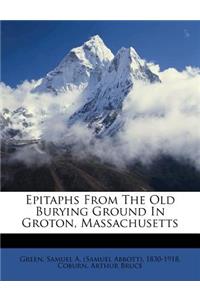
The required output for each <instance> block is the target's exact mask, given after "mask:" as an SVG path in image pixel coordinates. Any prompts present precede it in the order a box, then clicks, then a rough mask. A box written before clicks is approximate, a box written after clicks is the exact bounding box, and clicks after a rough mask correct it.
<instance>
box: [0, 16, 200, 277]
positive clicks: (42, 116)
mask: <svg viewBox="0 0 200 300" xmlns="http://www.w3.org/2000/svg"><path fill="white" fill-rule="evenodd" d="M199 36H200V22H199V21H187V22H186V21H2V22H1V66H2V68H1V83H0V97H1V113H0V126H1V202H0V205H1V211H0V214H1V216H0V217H1V218H0V220H1V221H0V228H1V280H3V281H25V280H29V281H30V280H32V281H36V280H37V281H40V280H44V281H47V280H52V281H56V280H59V281H72V280H80V281H83V280H90V281H92V280H95V281H96V280H98V281H100V280H103V281H107V280H111V281H123V280H125V281H141V280H142V281H147V280H148V281H150V280H155V281H159V280H162V281H163V280H166V281H181V280H187V281H190V280H191V281H198V280H200V219H199V208H200V204H199V203H200V202H199V191H200V160H199V158H200V130H199V119H200V66H199V51H200V39H199Z"/></svg>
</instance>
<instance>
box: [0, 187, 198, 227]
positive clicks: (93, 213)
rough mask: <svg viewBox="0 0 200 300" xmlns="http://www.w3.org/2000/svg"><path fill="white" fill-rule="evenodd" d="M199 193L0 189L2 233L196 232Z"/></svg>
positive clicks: (0, 225) (0, 223)
mask: <svg viewBox="0 0 200 300" xmlns="http://www.w3.org/2000/svg"><path fill="white" fill-rule="evenodd" d="M199 211H200V193H199V192H169V193H168V192H49V193H48V192H2V193H1V200H0V232H1V233H200V218H199Z"/></svg>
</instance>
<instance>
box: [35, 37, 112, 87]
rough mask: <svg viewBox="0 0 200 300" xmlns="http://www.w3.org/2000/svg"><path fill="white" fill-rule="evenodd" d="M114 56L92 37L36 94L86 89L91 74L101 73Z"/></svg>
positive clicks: (54, 72)
mask: <svg viewBox="0 0 200 300" xmlns="http://www.w3.org/2000/svg"><path fill="white" fill-rule="evenodd" d="M112 58H113V54H112V52H111V51H110V50H109V49H108V48H107V47H106V45H105V44H104V42H103V41H102V39H101V38H100V37H99V36H98V35H95V36H92V37H91V38H90V39H89V40H88V41H87V42H85V43H84V44H83V45H82V46H80V47H77V48H73V49H72V50H71V51H70V52H69V53H68V54H67V55H66V56H65V57H64V58H63V59H62V61H61V62H60V63H59V65H58V66H57V67H56V68H55V69H54V70H53V71H51V72H49V73H48V74H47V75H46V77H45V78H44V79H43V81H42V83H41V85H39V86H38V87H37V88H36V89H35V90H34V92H40V93H44V92H53V93H59V92H65V91H67V90H71V89H73V88H85V87H86V86H87V85H88V83H89V80H90V77H91V73H92V72H94V71H95V69H96V72H97V73H98V72H99V73H101V71H103V70H104V68H106V67H107V65H108V63H109V62H110V61H111V60H112Z"/></svg>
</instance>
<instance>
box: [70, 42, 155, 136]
mask: <svg viewBox="0 0 200 300" xmlns="http://www.w3.org/2000/svg"><path fill="white" fill-rule="evenodd" d="M138 80H142V81H143V82H150V83H154V82H160V79H159V77H158V76H157V75H155V74H154V73H152V72H151V70H150V69H149V68H148V66H147V64H146V62H145V61H144V60H142V59H141V58H140V57H139V55H138V54H137V52H136V51H135V50H134V49H133V48H132V47H131V48H128V49H126V48H121V49H120V50H119V51H118V53H117V54H116V56H115V57H114V58H113V60H112V61H111V62H110V64H109V67H108V68H107V69H106V71H105V72H104V74H103V76H102V79H101V81H100V82H99V83H98V84H97V86H96V89H95V90H94V91H93V93H92V94H91V95H90V97H88V101H87V103H86V104H84V105H83V107H82V108H81V109H80V110H79V111H78V112H75V114H74V115H73V116H72V117H71V121H70V122H71V124H73V123H75V122H77V121H84V122H87V123H88V124H89V126H90V127H92V128H94V131H95V133H96V134H98V135H101V134H102V133H105V132H106V131H107V132H109V130H108V129H109V127H110V126H111V125H112V124H113V123H114V122H115V121H116V118H117V117H118V115H119V114H120V112H121V110H122V107H123V102H124V99H125V98H126V96H127V95H128V94H129V92H130V91H131V90H132V89H133V88H134V84H135V82H136V81H138ZM116 128H117V129H118V126H117V127H115V130H116ZM112 131H114V129H113V130H112Z"/></svg>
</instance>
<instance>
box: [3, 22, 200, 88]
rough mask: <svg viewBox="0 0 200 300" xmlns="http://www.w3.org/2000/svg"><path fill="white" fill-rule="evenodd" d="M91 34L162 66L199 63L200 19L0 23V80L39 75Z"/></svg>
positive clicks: (16, 81) (12, 81) (12, 82)
mask: <svg viewBox="0 0 200 300" xmlns="http://www.w3.org/2000/svg"><path fill="white" fill-rule="evenodd" d="M95 34H99V35H100V36H101V37H102V39H103V40H104V42H105V44H106V45H107V46H108V47H109V48H110V49H111V50H112V51H113V53H116V52H117V50H119V49H120V48H121V47H122V46H123V47H129V46H133V47H134V48H135V49H136V51H137V52H138V53H139V54H140V56H141V57H143V58H145V59H146V60H148V61H154V62H155V63H158V64H159V65H160V67H161V69H166V68H168V67H175V68H177V69H178V70H182V69H184V67H185V66H187V65H191V66H200V22H199V21H3V22H2V24H1V46H2V48H1V52H2V53H1V56H2V59H1V62H2V73H1V75H2V77H1V80H2V81H4V82H5V83H6V84H9V85H11V86H16V85H17V84H19V83H21V82H23V81H24V80H25V79H28V80H31V79H38V78H41V77H43V76H44V75H45V74H46V73H47V72H49V71H50V70H52V69H53V68H54V67H55V66H56V65H57V64H58V63H59V62H60V60H61V59H62V58H63V56H64V55H65V54H66V53H67V52H68V51H69V50H70V49H71V48H73V47H76V46H80V45H81V44H82V43H83V42H85V41H86V40H87V39H88V38H89V37H90V36H92V35H95Z"/></svg>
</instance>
